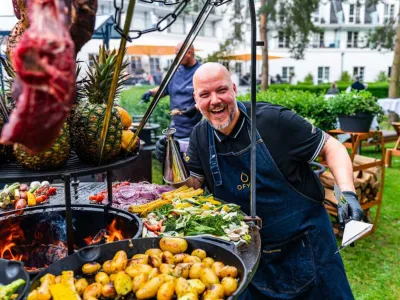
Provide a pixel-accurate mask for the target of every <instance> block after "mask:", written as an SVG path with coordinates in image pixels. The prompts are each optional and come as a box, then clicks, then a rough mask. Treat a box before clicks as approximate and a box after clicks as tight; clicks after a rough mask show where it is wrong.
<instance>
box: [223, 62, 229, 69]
mask: <svg viewBox="0 0 400 300" xmlns="http://www.w3.org/2000/svg"><path fill="white" fill-rule="evenodd" d="M222 65H223V66H224V67H225V68H227V69H228V70H229V61H223V62H222Z"/></svg>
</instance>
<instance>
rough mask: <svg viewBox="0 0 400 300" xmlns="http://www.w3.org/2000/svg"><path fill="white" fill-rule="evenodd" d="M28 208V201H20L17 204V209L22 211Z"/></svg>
mask: <svg viewBox="0 0 400 300" xmlns="http://www.w3.org/2000/svg"><path fill="white" fill-rule="evenodd" d="M25 207H26V201H25V200H24V199H19V200H18V201H16V202H15V209H22V208H25Z"/></svg>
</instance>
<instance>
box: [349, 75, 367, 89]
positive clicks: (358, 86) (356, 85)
mask: <svg viewBox="0 0 400 300" xmlns="http://www.w3.org/2000/svg"><path fill="white" fill-rule="evenodd" d="M350 90H351V91H357V92H359V91H362V90H365V85H363V84H362V83H361V82H360V76H356V77H355V82H354V83H353V84H352V85H351V89H350Z"/></svg>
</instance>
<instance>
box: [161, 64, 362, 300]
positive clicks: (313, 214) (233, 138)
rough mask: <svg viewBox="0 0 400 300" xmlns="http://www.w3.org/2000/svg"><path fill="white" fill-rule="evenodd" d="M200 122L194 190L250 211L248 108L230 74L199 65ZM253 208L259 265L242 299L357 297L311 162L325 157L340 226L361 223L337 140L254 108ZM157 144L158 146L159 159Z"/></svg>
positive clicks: (194, 140)
mask: <svg viewBox="0 0 400 300" xmlns="http://www.w3.org/2000/svg"><path fill="white" fill-rule="evenodd" d="M193 86H194V97H195V100H196V105H197V107H198V109H199V110H200V112H201V113H202V115H203V117H204V120H203V121H201V122H200V123H199V124H198V125H197V126H196V127H195V128H194V130H193V132H192V134H191V137H190V142H189V149H188V151H187V155H186V157H185V161H186V162H187V164H188V166H189V169H190V171H191V177H190V178H189V179H188V180H187V181H186V182H185V183H184V184H186V185H188V186H191V187H193V188H199V187H201V186H204V185H206V186H207V187H208V188H209V190H210V192H212V193H213V194H214V196H215V197H217V198H220V199H222V200H224V201H227V202H233V203H236V204H238V205H240V206H241V209H242V210H243V211H244V212H245V213H246V214H249V213H250V182H251V181H250V178H249V174H250V133H249V131H250V121H249V117H248V114H249V109H250V107H249V105H247V104H246V105H244V104H243V103H240V102H237V101H236V91H237V90H236V86H235V84H233V83H232V80H231V78H230V74H229V72H228V70H227V69H226V68H225V67H224V66H222V65H220V64H217V63H207V64H204V65H203V66H201V67H200V68H199V69H198V70H197V71H196V73H195V75H194V77H193ZM256 109H257V112H256V114H257V146H256V158H257V163H256V176H257V178H256V182H257V189H256V207H257V215H258V216H259V217H260V218H261V219H262V220H263V227H262V229H261V230H260V235H261V240H262V253H261V260H260V264H259V267H258V269H257V272H256V274H255V276H254V277H253V280H252V282H251V284H250V285H249V286H248V288H247V289H246V290H245V291H244V292H243V293H242V295H241V298H242V299H354V298H353V295H352V292H351V289H350V286H349V283H348V281H347V278H346V273H345V270H344V266H343V262H342V260H341V258H340V255H339V254H335V252H336V250H337V245H336V240H335V237H334V234H333V230H332V226H331V222H330V219H329V216H328V214H327V212H326V210H325V208H324V205H323V199H324V192H323V189H322V186H321V184H320V183H319V180H318V178H317V177H316V176H315V175H314V173H313V172H312V170H311V168H310V166H309V164H308V162H310V161H313V160H314V159H315V158H316V157H317V156H318V155H322V156H324V157H325V160H326V161H327V164H328V166H329V168H330V169H331V171H332V173H333V174H334V176H335V179H336V182H337V184H338V185H339V187H340V189H341V190H342V191H344V192H343V194H344V195H345V199H343V201H344V202H347V203H348V205H349V206H351V208H350V209H349V212H348V214H347V215H346V216H344V215H343V213H342V211H338V217H339V221H340V222H342V223H343V221H344V219H349V218H351V219H354V220H361V219H362V217H363V213H362V209H361V207H360V205H359V203H358V200H357V196H356V195H355V193H354V184H353V172H352V164H351V161H350V158H349V156H348V154H347V151H346V149H345V148H344V146H343V145H341V144H340V143H339V142H338V141H337V140H335V139H333V138H330V136H329V135H327V134H326V133H324V132H323V131H321V130H319V129H318V128H315V127H314V126H313V125H311V124H310V123H308V122H307V121H305V120H304V119H303V118H301V117H300V116H298V115H296V114H295V113H293V112H291V111H290V110H287V109H285V108H283V107H280V106H275V105H271V104H268V103H257V106H256ZM161 146H162V143H161V142H158V143H157V148H158V149H157V153H158V158H159V159H162V157H161V155H160V153H161V152H162V151H161Z"/></svg>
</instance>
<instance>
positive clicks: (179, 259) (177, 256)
mask: <svg viewBox="0 0 400 300" xmlns="http://www.w3.org/2000/svg"><path fill="white" fill-rule="evenodd" d="M187 256H189V254H187V253H179V254H175V255H174V260H175V263H176V264H179V263H182V262H183V260H184V259H185V257H187Z"/></svg>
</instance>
